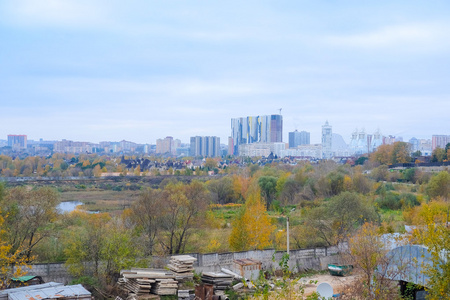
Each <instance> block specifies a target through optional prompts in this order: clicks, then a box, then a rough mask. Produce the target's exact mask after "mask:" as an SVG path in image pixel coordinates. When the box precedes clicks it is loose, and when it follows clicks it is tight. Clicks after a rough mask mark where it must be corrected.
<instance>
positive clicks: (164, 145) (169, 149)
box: [155, 136, 181, 155]
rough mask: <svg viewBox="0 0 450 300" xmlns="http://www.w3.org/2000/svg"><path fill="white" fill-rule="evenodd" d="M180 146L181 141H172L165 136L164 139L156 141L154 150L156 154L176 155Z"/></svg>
mask: <svg viewBox="0 0 450 300" xmlns="http://www.w3.org/2000/svg"><path fill="white" fill-rule="evenodd" d="M180 146H181V141H180V140H178V139H175V140H174V139H173V137H171V136H167V137H165V138H164V139H157V140H156V150H155V152H156V153H157V154H172V155H176V154H177V148H179V147H180Z"/></svg>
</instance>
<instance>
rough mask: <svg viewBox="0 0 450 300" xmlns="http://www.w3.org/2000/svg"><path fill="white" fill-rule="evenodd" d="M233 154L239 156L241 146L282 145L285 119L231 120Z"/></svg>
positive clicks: (258, 117) (256, 117)
mask: <svg viewBox="0 0 450 300" xmlns="http://www.w3.org/2000/svg"><path fill="white" fill-rule="evenodd" d="M231 138H232V139H233V148H234V149H233V153H234V154H235V155H236V154H239V155H241V154H240V153H239V146H240V145H243V144H253V143H280V142H282V141H283V117H282V116H281V115H267V116H249V117H243V118H233V119H231Z"/></svg>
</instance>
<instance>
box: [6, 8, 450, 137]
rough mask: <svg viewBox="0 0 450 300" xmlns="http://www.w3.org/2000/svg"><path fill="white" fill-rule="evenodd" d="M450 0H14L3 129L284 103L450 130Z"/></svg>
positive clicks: (293, 116) (193, 121) (112, 130)
mask: <svg viewBox="0 0 450 300" xmlns="http://www.w3.org/2000/svg"><path fill="white" fill-rule="evenodd" d="M449 13H450V2H449V1H414V0H408V1H403V0H399V1H384V0H380V1H360V0H359V1H351V0H348V1H346V0H342V1H331V0H314V1H300V0H295V1H284V0H277V1H264V0H259V1H252V0H247V1H232V0H229V1H198V0H195V1H194V0H182V1H175V0H173V1H171V0H168V1H160V0H158V1H152V0H140V1H139V0H127V1H116V0H105V1H102V0H64V1H59V0H42V1H35V0H11V1H9V0H3V1H1V2H0V139H6V137H7V135H8V134H26V135H28V139H34V140H38V139H40V138H43V139H44V140H61V139H68V140H74V141H89V142H99V141H121V140H128V141H133V142H137V143H149V144H154V143H155V142H156V139H158V138H164V137H166V136H172V137H174V138H178V139H180V140H181V141H182V142H186V143H187V142H189V137H191V136H196V135H200V136H219V137H220V139H221V142H222V143H224V144H226V143H227V142H228V141H227V138H228V136H230V135H231V118H236V117H245V116H257V115H270V114H278V113H279V112H280V109H282V110H281V114H282V115H283V120H284V123H283V141H285V142H287V141H288V132H290V131H294V130H295V129H297V130H299V131H301V130H305V131H309V132H310V133H311V142H312V143H320V140H321V126H322V125H323V124H324V123H325V121H327V120H328V122H329V123H330V125H332V126H333V132H334V133H339V134H341V135H342V136H343V137H344V139H345V141H346V142H349V140H350V136H351V133H352V132H353V131H354V130H355V129H356V128H357V129H359V130H360V129H365V131H366V132H367V133H373V132H375V131H376V130H377V129H379V130H380V132H381V133H382V134H383V135H395V136H402V137H403V138H404V139H405V140H408V139H409V138H411V137H416V138H427V139H431V136H432V135H433V134H447V135H450V117H449V116H450V114H449V112H450V84H449V83H450V68H449V67H450V18H449V17H448V16H449Z"/></svg>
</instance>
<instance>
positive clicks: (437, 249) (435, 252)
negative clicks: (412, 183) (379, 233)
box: [412, 204, 450, 300]
mask: <svg viewBox="0 0 450 300" xmlns="http://www.w3.org/2000/svg"><path fill="white" fill-rule="evenodd" d="M435 208H436V207H434V208H433V206H432V205H427V204H423V205H422V207H421V218H422V220H423V222H422V223H420V224H421V225H423V226H418V227H416V229H415V230H414V231H413V237H412V239H413V240H414V241H415V242H416V243H418V244H422V245H424V246H426V247H427V249H428V252H429V253H430V254H431V262H432V263H431V264H427V265H425V266H423V267H424V269H425V271H424V273H425V275H427V276H429V280H428V286H427V287H426V290H427V291H428V296H427V299H432V300H435V299H436V300H438V299H450V252H449V249H450V227H449V226H448V222H449V219H448V211H449V210H450V207H449V206H447V213H445V212H444V213H441V214H439V213H437V211H436V210H435Z"/></svg>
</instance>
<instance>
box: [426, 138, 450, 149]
mask: <svg viewBox="0 0 450 300" xmlns="http://www.w3.org/2000/svg"><path fill="white" fill-rule="evenodd" d="M448 143H450V135H433V136H432V137H431V150H432V151H434V149H436V148H443V149H445V146H446V145H447V144H448Z"/></svg>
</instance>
